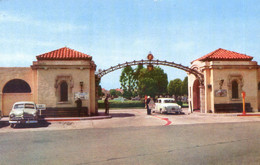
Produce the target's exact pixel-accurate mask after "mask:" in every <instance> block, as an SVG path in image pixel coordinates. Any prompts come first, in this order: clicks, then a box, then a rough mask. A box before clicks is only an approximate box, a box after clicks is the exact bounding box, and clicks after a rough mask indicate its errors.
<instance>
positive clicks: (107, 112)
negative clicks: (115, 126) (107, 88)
mask: <svg viewBox="0 0 260 165" xmlns="http://www.w3.org/2000/svg"><path fill="white" fill-rule="evenodd" d="M104 103H105V109H106V111H105V114H106V115H108V114H109V102H108V96H106V98H105V101H104Z"/></svg>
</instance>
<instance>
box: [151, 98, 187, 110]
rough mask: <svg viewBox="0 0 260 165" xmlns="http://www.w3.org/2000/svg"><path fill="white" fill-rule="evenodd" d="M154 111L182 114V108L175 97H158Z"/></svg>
mask: <svg viewBox="0 0 260 165" xmlns="http://www.w3.org/2000/svg"><path fill="white" fill-rule="evenodd" d="M154 111H155V112H159V113H177V114H180V113H181V111H182V109H181V106H179V105H178V104H177V103H176V101H175V99H173V98H158V99H157V101H156V103H155V109H154Z"/></svg>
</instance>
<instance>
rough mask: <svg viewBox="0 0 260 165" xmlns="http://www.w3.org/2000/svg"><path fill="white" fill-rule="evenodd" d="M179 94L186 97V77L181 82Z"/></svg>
mask: <svg viewBox="0 0 260 165" xmlns="http://www.w3.org/2000/svg"><path fill="white" fill-rule="evenodd" d="M181 94H182V95H183V96H184V95H186V96H188V77H187V76H186V77H185V78H184V80H183V81H182V87H181Z"/></svg>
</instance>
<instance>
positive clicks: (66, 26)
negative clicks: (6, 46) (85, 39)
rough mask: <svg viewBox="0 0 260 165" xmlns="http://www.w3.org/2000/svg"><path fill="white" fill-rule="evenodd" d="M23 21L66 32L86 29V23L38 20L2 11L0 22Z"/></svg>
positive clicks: (27, 23)
mask: <svg viewBox="0 0 260 165" xmlns="http://www.w3.org/2000/svg"><path fill="white" fill-rule="evenodd" d="M1 22H2V23H8V22H10V23H21V24H26V25H31V26H37V27H41V28H42V29H47V30H50V31H52V32H65V31H76V30H86V29H87V26H85V25H76V24H72V23H68V22H56V21H55V22H53V21H43V20H40V21H39V20H36V19H35V18H33V17H31V16H26V15H15V14H13V13H8V12H4V11H1V12H0V23H1Z"/></svg>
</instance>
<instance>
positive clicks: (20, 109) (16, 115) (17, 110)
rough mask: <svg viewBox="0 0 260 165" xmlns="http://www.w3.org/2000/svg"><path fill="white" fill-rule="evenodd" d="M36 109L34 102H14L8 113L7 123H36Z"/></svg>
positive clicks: (13, 124)
mask: <svg viewBox="0 0 260 165" xmlns="http://www.w3.org/2000/svg"><path fill="white" fill-rule="evenodd" d="M38 113H39V112H38V110H37V106H36V104H35V103H34V102H16V103H14V105H13V108H12V110H11V112H10V114H9V123H10V126H11V127H15V126H16V124H20V123H38Z"/></svg>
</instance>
